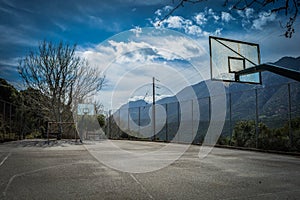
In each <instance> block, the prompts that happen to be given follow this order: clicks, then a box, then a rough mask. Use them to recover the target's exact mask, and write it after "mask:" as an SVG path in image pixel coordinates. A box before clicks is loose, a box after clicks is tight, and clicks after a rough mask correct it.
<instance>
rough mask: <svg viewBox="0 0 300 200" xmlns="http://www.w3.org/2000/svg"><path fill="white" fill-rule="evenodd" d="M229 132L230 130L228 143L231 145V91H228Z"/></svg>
mask: <svg viewBox="0 0 300 200" xmlns="http://www.w3.org/2000/svg"><path fill="white" fill-rule="evenodd" d="M228 97H229V132H230V140H229V145H232V134H233V130H232V103H231V93H229V96H228Z"/></svg>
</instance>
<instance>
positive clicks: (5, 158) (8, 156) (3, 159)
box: [0, 152, 11, 167]
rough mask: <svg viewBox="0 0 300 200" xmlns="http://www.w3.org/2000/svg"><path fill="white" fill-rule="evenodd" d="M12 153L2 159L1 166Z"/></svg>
mask: <svg viewBox="0 0 300 200" xmlns="http://www.w3.org/2000/svg"><path fill="white" fill-rule="evenodd" d="M10 155H11V152H9V153H8V154H7V156H6V157H5V158H4V159H3V160H2V161H1V163H0V167H1V166H2V165H3V163H4V162H5V161H6V159H7V158H8V157H9V156H10Z"/></svg>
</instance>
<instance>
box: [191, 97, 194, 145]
mask: <svg viewBox="0 0 300 200" xmlns="http://www.w3.org/2000/svg"><path fill="white" fill-rule="evenodd" d="M191 103H192V105H191V108H192V140H191V143H192V144H193V143H194V101H193V99H192V102H191Z"/></svg>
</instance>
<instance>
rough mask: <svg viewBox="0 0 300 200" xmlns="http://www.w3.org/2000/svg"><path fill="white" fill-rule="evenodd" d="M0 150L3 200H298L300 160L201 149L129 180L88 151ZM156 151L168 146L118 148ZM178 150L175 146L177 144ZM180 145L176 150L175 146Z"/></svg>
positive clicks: (14, 146) (68, 146)
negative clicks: (203, 153)
mask: <svg viewBox="0 0 300 200" xmlns="http://www.w3.org/2000/svg"><path fill="white" fill-rule="evenodd" d="M43 142H45V141H17V142H11V143H5V144H1V145H0V163H1V166H0V176H1V180H0V192H1V194H0V195H1V199H297V198H298V197H299V195H300V188H299V185H300V171H299V165H300V160H299V158H298V157H293V156H283V155H275V154H269V153H259V152H250V151H241V150H231V149H223V148H214V149H213V151H212V152H211V153H210V154H209V155H208V156H207V157H205V158H204V159H199V157H198V152H199V148H200V147H199V146H191V147H190V148H189V149H188V151H186V152H185V154H184V155H183V156H182V157H181V158H180V159H178V160H177V161H175V162H174V163H172V164H171V165H169V166H167V167H165V168H162V169H160V170H158V171H153V172H148V173H125V172H120V171H117V170H113V169H111V168H109V167H107V166H105V165H104V164H102V163H101V162H99V161H98V160H96V159H95V158H94V157H93V156H91V154H90V153H89V152H88V151H87V150H86V149H85V147H84V145H79V144H74V143H70V142H68V141H60V143H57V144H53V145H52V146H51V147H48V146H46V145H44V143H43ZM115 144H116V145H118V146H119V147H121V148H122V149H126V150H130V151H144V152H147V151H152V150H153V149H157V148H161V147H163V146H164V145H166V144H165V143H155V142H140V141H115ZM171 145H173V144H171ZM174 145H175V144H174Z"/></svg>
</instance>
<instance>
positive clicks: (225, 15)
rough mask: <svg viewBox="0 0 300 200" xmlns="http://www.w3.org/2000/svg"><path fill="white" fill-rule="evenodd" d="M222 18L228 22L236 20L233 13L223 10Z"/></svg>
mask: <svg viewBox="0 0 300 200" xmlns="http://www.w3.org/2000/svg"><path fill="white" fill-rule="evenodd" d="M221 19H222V21H224V22H226V23H228V22H229V21H231V20H235V18H234V17H232V15H231V14H230V13H227V12H222V13H221Z"/></svg>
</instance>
